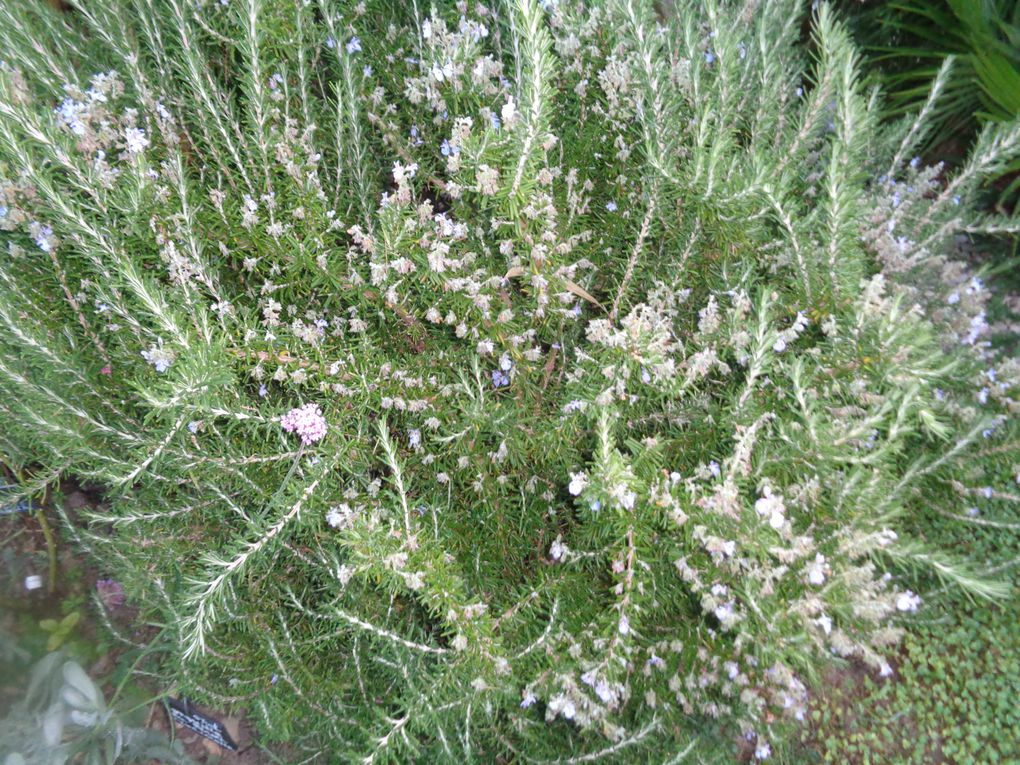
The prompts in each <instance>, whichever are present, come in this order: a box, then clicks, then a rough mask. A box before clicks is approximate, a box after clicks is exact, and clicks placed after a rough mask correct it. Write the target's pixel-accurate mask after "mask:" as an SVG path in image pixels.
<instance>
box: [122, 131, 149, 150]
mask: <svg viewBox="0 0 1020 765" xmlns="http://www.w3.org/2000/svg"><path fill="white" fill-rule="evenodd" d="M124 145H125V147H126V148H127V151H128V153H129V154H141V153H142V152H143V151H145V147H146V146H148V145H149V139H148V138H146V137H145V131H144V130H142V129H141V128H136V127H132V128H128V129H127V130H125V131H124Z"/></svg>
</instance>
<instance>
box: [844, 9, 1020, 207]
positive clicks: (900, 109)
mask: <svg viewBox="0 0 1020 765" xmlns="http://www.w3.org/2000/svg"><path fill="white" fill-rule="evenodd" d="M846 6H847V7H848V8H854V9H859V10H857V15H858V18H857V20H856V24H855V29H856V30H857V31H858V33H859V36H860V37H861V38H862V39H863V41H864V42H865V44H866V46H867V49H868V51H869V53H870V58H871V61H873V62H874V63H875V64H876V65H877V66H878V67H879V68H880V70H881V71H882V75H881V78H880V79H881V82H882V85H883V87H884V89H885V90H886V95H887V97H888V99H889V107H888V111H889V113H890V114H891V115H894V116H903V115H904V114H907V113H909V112H912V111H915V110H916V109H918V108H920V107H921V105H922V104H923V103H924V101H925V99H926V98H927V97H928V94H929V92H930V90H931V87H932V83H933V82H935V81H936V77H937V76H938V75H939V72H940V71H941V70H942V69H943V67H945V68H946V70H947V72H948V76H946V77H945V78H944V80H943V82H942V84H941V90H942V93H941V95H940V97H939V99H938V101H937V103H935V104H934V106H933V109H932V117H931V132H930V138H929V141H928V144H927V145H928V147H929V148H933V147H934V146H935V145H936V144H939V145H941V146H942V148H943V149H945V148H946V146H945V145H946V144H951V143H956V144H957V145H961V146H963V147H965V146H966V145H967V144H968V143H969V141H971V140H972V139H973V136H974V135H975V134H976V133H977V131H978V129H979V128H980V125H981V124H983V123H984V122H986V121H993V122H1009V121H1011V120H1015V119H1017V117H1018V116H1020V6H1018V5H1017V4H1016V3H1015V2H1012V0H901V1H899V2H890V3H885V2H883V3H872V4H867V5H864V6H863V8H862V7H861V4H860V3H846ZM950 150H951V151H953V149H950ZM955 151H957V152H958V151H959V149H955ZM1018 170H1020V163H1016V162H1014V163H1010V164H1007V165H1006V166H1004V167H1003V168H1002V174H1003V175H1008V174H1012V173H1016V172H1017V171H1018ZM1015 189H1016V183H1015V182H1014V183H1013V184H1012V185H1009V187H1008V188H1006V189H1005V191H1003V193H1002V198H1003V199H1005V198H1006V197H1007V196H1008V195H1009V194H1010V193H1011V192H1012V191H1013V190H1015Z"/></svg>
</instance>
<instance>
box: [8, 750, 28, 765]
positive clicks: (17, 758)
mask: <svg viewBox="0 0 1020 765" xmlns="http://www.w3.org/2000/svg"><path fill="white" fill-rule="evenodd" d="M4 765H26V763H25V758H24V757H22V756H21V754H20V753H18V752H11V753H10V754H9V755H7V756H6V757H4Z"/></svg>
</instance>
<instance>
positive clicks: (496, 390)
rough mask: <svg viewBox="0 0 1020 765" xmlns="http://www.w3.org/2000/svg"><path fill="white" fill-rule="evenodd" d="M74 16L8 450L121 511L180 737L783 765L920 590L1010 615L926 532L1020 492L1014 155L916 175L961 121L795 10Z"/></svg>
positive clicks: (15, 22) (16, 24)
mask: <svg viewBox="0 0 1020 765" xmlns="http://www.w3.org/2000/svg"><path fill="white" fill-rule="evenodd" d="M72 5H73V7H72V9H71V10H70V11H69V12H68V13H66V14H60V13H57V12H55V11H52V10H49V9H45V8H43V7H41V6H40V5H39V4H37V3H34V2H29V0H13V1H11V2H6V3H4V4H2V5H0V60H2V61H4V62H5V64H4V66H3V69H2V70H0V170H2V173H0V176H2V180H0V190H2V194H3V199H2V202H0V203H2V205H3V208H2V216H0V229H2V233H0V236H2V237H3V241H4V243H5V244H6V246H7V249H8V252H9V254H10V257H9V258H8V259H7V260H5V261H4V264H3V267H2V268H0V326H2V327H3V330H4V331H3V332H2V333H0V411H2V412H3V413H4V415H5V417H4V419H3V426H2V427H3V429H2V431H0V436H2V437H3V439H4V441H5V442H7V441H9V442H10V443H11V447H10V449H9V454H10V459H11V460H12V461H14V462H15V463H16V464H17V465H18V467H25V466H28V467H27V468H26V472H28V473H31V478H32V479H33V480H34V481H35V483H37V484H38V483H43V484H45V483H46V482H47V481H52V480H54V476H59V475H60V474H62V473H64V472H70V473H73V474H75V475H77V476H79V477H80V478H81V479H82V480H83V481H88V482H89V483H92V484H94V485H98V486H102V487H103V489H104V492H105V505H104V506H103V508H102V509H101V510H100V509H88V508H86V509H83V510H82V514H81V517H80V519H79V522H78V523H71V519H70V518H66V517H65V520H66V524H65V525H66V527H67V529H68V532H69V533H70V534H72V535H73V536H74V538H75V539H76V540H77V542H78V543H79V544H80V546H81V547H82V548H83V549H86V550H88V551H89V552H90V553H91V555H93V556H94V558H95V560H97V561H98V562H100V563H101V565H102V567H103V569H104V570H105V571H109V572H110V573H111V575H113V576H114V577H115V578H116V580H117V581H118V582H120V583H122V585H123V588H124V594H125V595H126V597H127V598H128V599H130V601H131V602H132V603H133V604H137V606H138V609H139V616H138V618H139V620H140V621H141V623H142V624H146V623H148V624H151V625H153V627H155V628H156V629H158V631H159V634H160V636H161V637H160V641H162V642H161V643H160V644H159V648H160V649H162V650H164V651H165V652H166V656H167V659H166V661H165V662H164V663H163V666H162V668H161V671H162V672H163V673H164V674H165V676H166V677H167V679H168V681H172V682H174V683H175V684H177V685H178V686H179V687H180V688H182V690H183V691H184V692H186V693H187V694H188V695H189V696H191V697H193V698H195V699H196V700H198V701H200V702H205V703H210V704H219V705H232V704H241V703H245V704H248V705H249V708H250V709H251V710H252V712H253V714H254V715H256V716H257V721H258V722H259V724H260V728H261V732H262V734H263V735H264V736H265V737H266V738H267V739H271V740H272V739H277V740H286V741H288V742H289V744H290V746H291V747H292V751H294V752H296V753H298V755H299V756H300V757H301V758H302V759H308V760H314V759H320V760H328V761H330V762H337V761H339V762H362V763H378V762H453V761H458V760H460V761H479V762H498V761H558V762H564V763H567V762H588V761H597V760H605V761H612V762H628V761H631V762H647V761H650V760H651V761H667V762H674V763H679V762H683V761H684V760H685V759H687V758H691V759H693V758H694V757H696V756H697V757H701V758H702V759H707V758H716V759H723V758H726V757H731V756H732V752H733V750H734V749H735V748H738V747H740V748H743V749H746V750H747V752H746V754H747V755H748V756H751V757H755V758H757V759H766V758H768V757H769V756H770V754H771V752H772V743H773V742H774V741H775V740H777V738H778V737H779V736H780V735H782V733H783V732H784V731H785V730H786V728H787V727H788V726H790V725H792V724H795V723H796V722H798V721H799V720H800V719H801V718H804V717H805V715H806V714H807V711H808V702H809V700H810V691H809V687H810V686H811V684H812V682H813V680H815V679H816V678H817V677H818V676H819V673H820V672H821V671H822V670H823V669H824V668H825V667H826V666H827V665H828V664H829V663H830V662H831V661H832V660H833V657H834V656H835V657H837V658H840V659H855V660H858V661H860V662H862V663H863V664H864V665H865V666H868V667H870V668H871V669H872V670H873V671H874V672H876V673H879V674H880V675H886V676H888V675H890V674H891V672H892V666H891V663H890V662H891V661H892V660H893V658H894V656H895V651H896V648H895V646H896V644H897V642H898V641H899V640H900V638H901V637H902V634H903V630H904V627H905V625H906V624H908V623H909V620H910V618H911V615H912V614H913V613H914V612H916V611H917V610H918V608H919V607H920V606H921V604H922V602H923V598H921V597H920V596H919V595H918V594H917V593H918V592H921V591H923V590H922V588H926V587H929V586H931V583H932V582H933V581H937V582H938V583H939V585H940V586H948V587H952V588H958V589H960V590H962V591H964V592H966V593H967V594H968V595H969V596H970V597H973V598H976V599H981V600H987V601H996V600H999V599H1003V598H1006V597H1008V595H1009V588H1008V585H1007V584H1006V583H1004V582H1002V581H1000V580H998V579H996V577H995V576H993V575H988V574H987V573H986V572H983V571H982V570H981V569H980V567H979V566H977V565H976V564H975V562H974V561H971V560H968V557H967V555H966V553H965V552H961V551H950V550H946V549H943V548H941V547H939V546H937V545H932V544H930V543H929V542H928V541H927V540H926V539H925V536H924V534H923V533H922V532H921V531H920V530H919V526H918V525H917V523H916V522H917V520H918V518H919V517H924V516H927V515H929V514H933V513H934V514H939V513H945V514H948V515H949V516H959V515H960V508H959V506H960V505H961V503H962V502H964V501H966V499H965V498H966V497H969V496H970V495H971V494H972V493H984V492H985V491H986V490H987V491H991V492H992V493H993V494H995V495H997V496H1010V497H1012V494H1011V493H1010V491H1009V487H1010V486H1011V485H1012V483H1013V481H1014V475H1015V473H1014V472H1010V471H1011V470H1012V468H1011V467H1009V466H1010V465H1011V464H1012V463H1015V462H1017V460H1018V459H1020V449H1018V446H1017V444H1018V440H1017V436H1018V432H1020V431H1018V425H1017V422H1016V420H1015V418H1012V419H1011V418H1010V417H1009V416H1008V415H1009V414H1010V413H1011V412H1014V411H1015V410H1016V408H1017V407H1018V405H1020V404H1018V401H1017V398H1016V395H1017V391H1018V386H1017V380H1018V378H1020V367H1018V365H1017V364H1016V362H1013V361H1010V360H1009V359H1005V358H1001V357H999V356H998V355H996V353H995V352H994V350H993V349H992V348H990V347H988V344H987V337H988V326H987V321H986V305H987V301H988V290H987V289H986V288H985V287H984V284H983V282H982V280H981V278H980V276H979V275H978V274H975V273H973V272H972V271H971V270H970V269H969V268H968V266H967V265H966V264H965V263H961V262H959V261H958V260H956V259H955V254H956V249H955V237H956V236H957V235H959V234H961V233H982V232H985V233H987V232H991V233H996V234H1002V235H1010V234H1014V233H1016V232H1018V231H1020V220H1018V219H1017V218H1016V217H1008V216H1004V215H983V216H982V215H978V214H976V213H975V211H974V208H973V206H972V199H971V197H972V195H973V192H974V191H975V189H977V188H979V187H980V185H981V184H982V183H983V182H984V181H985V180H986V179H987V178H988V177H989V176H990V175H994V174H995V173H996V172H999V171H1000V170H1001V168H1003V167H1004V166H1006V165H1007V164H1008V163H1009V162H1012V161H1014V159H1015V158H1016V156H1017V154H1018V152H1020V122H1011V123H1008V124H1002V125H989V126H987V127H986V128H984V129H983V131H982V132H981V134H980V136H979V137H978V139H977V141H976V142H975V145H974V147H973V150H972V153H971V155H970V157H969V159H968V161H967V162H966V163H964V164H963V165H962V167H961V168H960V169H959V170H958V171H957V172H955V173H951V174H949V173H946V172H945V171H944V168H942V167H938V166H935V167H924V166H922V165H921V164H920V163H919V162H915V161H912V160H911V157H913V156H914V154H915V153H916V152H917V150H918V147H919V146H920V145H921V143H922V142H923V140H924V138H925V137H926V134H927V131H928V129H929V124H928V123H929V119H930V117H931V108H932V104H933V103H934V102H935V99H934V96H933V97H932V98H931V99H929V100H928V101H926V102H925V105H924V107H923V108H922V109H921V111H920V112H919V113H918V114H916V115H913V116H912V118H911V119H908V120H905V121H903V122H902V123H900V124H896V125H892V126H884V125H883V124H882V123H881V121H880V119H879V117H880V101H879V98H878V96H877V95H876V94H875V93H873V92H871V91H868V90H867V89H866V88H865V87H864V85H863V84H862V82H861V79H860V76H859V67H858V54H857V51H856V49H855V47H854V45H853V44H852V41H851V38H850V35H849V34H848V32H847V30H846V29H845V27H844V26H843V25H842V24H841V23H840V22H839V21H838V20H837V18H836V17H835V15H834V14H833V12H832V11H831V9H830V8H829V7H828V6H827V5H821V6H820V7H819V10H818V12H817V14H816V15H815V16H814V17H813V18H812V20H811V24H812V29H813V42H812V45H811V46H810V48H807V49H806V48H805V47H803V46H802V45H801V44H800V41H799V40H800V26H801V21H802V19H801V18H800V16H799V14H798V10H799V8H800V5H801V4H800V3H799V2H796V0H771V1H770V0H762V1H761V2H751V3H745V4H739V3H689V4H684V6H682V7H680V8H678V9H677V11H676V15H675V16H674V17H670V18H660V17H658V16H657V15H656V13H655V10H654V8H653V6H652V4H651V3H649V2H638V0H612V1H608V0H607V1H606V2H580V0H561V1H559V2H542V3H539V2H537V0H506V1H505V2H498V3H494V4H492V5H480V4H471V5H468V4H466V3H452V2H450V3H435V4H434V5H432V6H431V7H429V8H425V7H424V6H423V5H422V4H418V3H414V2H411V3H405V2H400V3H394V2H390V1H389V0H372V1H371V2H368V0H366V1H365V2H359V3H347V2H335V3H334V2H331V1H330V0H322V2H319V3H293V2H289V1H286V2H285V1H283V0H245V1H244V2H238V3H232V4H231V3H228V4H226V5H224V4H220V3H212V2H206V3H201V2H199V3H190V2H189V3H185V2H181V1H180V0H89V2H87V3H86V2H82V3H77V4H72ZM987 448H994V449H996V450H999V451H997V452H996V454H997V455H998V459H997V460H995V461H989V460H988V459H987V458H986V456H985V455H984V454H983V450H985V449H987ZM1011 461H1012V462H1011ZM1004 465H1005V466H1004ZM990 467H994V468H995V469H994V471H992V472H987V470H988V469H989V468H990ZM29 468H30V469H29ZM1004 501H1009V502H1012V501H1014V500H1013V499H1010V500H1004ZM967 520H968V519H967V517H963V519H962V520H959V521H958V522H959V523H961V524H965V523H966V522H967ZM121 637H122V638H123V639H125V640H130V637H128V636H121Z"/></svg>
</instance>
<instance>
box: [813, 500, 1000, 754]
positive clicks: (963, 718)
mask: <svg viewBox="0 0 1020 765" xmlns="http://www.w3.org/2000/svg"><path fill="white" fill-rule="evenodd" d="M995 504H996V505H997V507H996V508H995V509H996V510H998V511H999V512H1002V509H1003V508H1002V505H1001V503H995ZM1013 517H1014V518H1016V514H1015V513H1014V514H1013ZM978 520H982V519H981V517H980V516H979V517H978ZM928 534H929V536H930V537H931V538H932V541H933V542H935V543H936V544H939V545H945V546H947V547H949V548H958V549H968V550H970V551H971V553H972V554H974V555H975V556H979V557H980V558H983V559H985V560H987V561H988V563H989V564H990V566H989V567H990V568H991V569H992V570H995V571H997V572H1000V575H1004V574H1006V575H1008V576H1009V578H1010V580H1011V581H1012V584H1013V587H1014V593H1015V592H1016V587H1017V585H1018V584H1020V566H1018V565H1017V563H1018V561H1020V544H1018V540H1017V538H1016V536H1013V537H1012V538H1010V537H1004V536H1003V535H1002V534H1000V533H997V532H996V531H995V529H994V527H989V526H980V525H978V526H973V527H972V528H971V529H970V530H969V533H966V534H961V533H960V529H959V527H958V525H956V524H952V523H947V522H945V520H944V519H943V522H942V523H932V524H930V528H929V529H928ZM929 602H931V603H932V610H931V611H930V612H929V613H928V614H926V615H925V616H924V617H923V618H922V619H919V620H918V623H917V624H915V625H914V627H913V629H912V630H911V631H910V633H908V634H907V636H906V637H905V638H904V643H903V647H902V651H901V654H900V658H899V661H898V666H897V670H896V682H895V683H888V682H884V681H881V680H876V679H874V678H871V677H867V676H866V675H864V674H863V673H856V674H854V673H848V674H846V675H844V676H843V677H842V678H840V677H838V676H837V677H834V678H830V685H829V687H830V689H832V690H830V692H827V693H826V694H825V695H824V697H823V699H822V702H821V704H820V706H819V708H818V709H817V710H815V711H814V712H813V713H812V720H813V723H814V729H815V730H816V731H818V732H817V733H816V734H814V735H811V734H808V735H806V736H805V738H806V739H807V740H808V742H809V744H810V746H811V747H812V748H813V749H815V750H816V751H818V752H819V754H820V755H821V757H822V761H824V762H833V763H836V762H839V763H845V762H851V763H858V762H874V763H878V762H891V761H895V762H902V763H905V764H906V763H918V765H920V763H928V762H938V761H948V762H956V763H961V764H962V763H971V764H972V765H977V763H1008V762H1015V761H1016V760H1017V759H1018V758H1020V743H1018V742H1020V713H1018V710H1017V707H1016V703H1015V699H1016V698H1017V694H1018V692H1020V634H1018V633H1017V629H1016V613H1017V608H1018V607H1020V601H1018V600H1017V598H1016V596H1015V595H1014V596H1013V597H1012V598H1011V599H1010V600H1008V601H1005V602H1003V603H1002V604H1001V605H1000V606H998V607H995V608H987V607H986V606H983V605H980V604H975V603H973V602H970V601H967V600H966V599H964V598H961V597H959V595H958V594H956V593H955V592H954V591H952V590H942V591H940V592H937V593H933V595H932V598H930V599H929ZM803 756H807V755H803Z"/></svg>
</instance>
